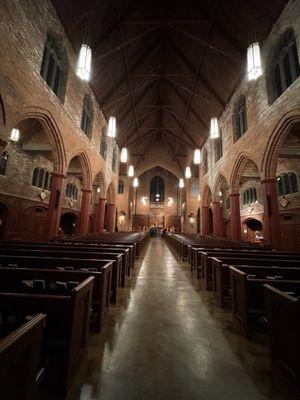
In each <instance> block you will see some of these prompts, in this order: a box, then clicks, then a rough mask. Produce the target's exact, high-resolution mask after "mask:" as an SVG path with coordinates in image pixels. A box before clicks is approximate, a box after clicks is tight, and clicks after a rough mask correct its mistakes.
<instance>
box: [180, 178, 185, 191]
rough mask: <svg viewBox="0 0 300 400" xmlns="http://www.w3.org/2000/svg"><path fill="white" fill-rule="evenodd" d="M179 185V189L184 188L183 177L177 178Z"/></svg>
mask: <svg viewBox="0 0 300 400" xmlns="http://www.w3.org/2000/svg"><path fill="white" fill-rule="evenodd" d="M179 187H180V189H182V188H184V180H183V178H180V179H179Z"/></svg>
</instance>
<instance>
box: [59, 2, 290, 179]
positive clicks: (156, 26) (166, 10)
mask: <svg viewBox="0 0 300 400" xmlns="http://www.w3.org/2000/svg"><path fill="white" fill-rule="evenodd" d="M52 3H53V4H54V6H55V8H56V10H57V13H58V16H59V18H60V20H61V22H62V24H63V26H64V27H65V30H66V33H67V36H68V37H69V39H70V41H71V43H72V45H73V48H74V50H75V51H76V53H78V52H79V49H80V45H81V43H82V42H83V40H84V37H86V36H87V35H88V37H90V38H92V49H93V63H92V78H91V85H92V88H93V90H94V93H95V95H96V97H97V99H98V101H99V103H100V106H101V108H102V109H103V111H104V114H105V116H106V118H108V117H109V115H115V116H116V117H117V122H118V138H117V140H118V143H119V145H120V146H123V145H125V144H126V145H127V146H128V148H129V152H130V154H131V159H132V162H133V163H134V164H135V166H136V167H138V166H139V165H140V164H142V163H143V162H145V160H146V159H147V157H148V158H149V157H150V158H151V157H153V152H154V149H155V148H158V149H159V150H160V152H159V157H160V158H161V157H164V154H165V159H166V160H169V161H168V162H173V163H175V164H176V168H177V170H178V171H179V172H180V173H181V172H182V171H183V169H184V167H185V165H186V163H187V162H188V161H189V162H190V158H191V154H192V149H194V148H195V147H196V145H197V146H201V145H202V144H203V142H204V141H205V140H206V138H207V135H208V131H209V121H210V118H211V117H212V116H219V115H220V114H221V112H222V110H223V109H224V107H225V105H226V103H227V102H228V100H229V99H230V97H231V96H232V93H233V91H234V90H235V88H236V86H237V85H238V83H239V81H240V79H241V78H242V76H243V74H245V69H246V49H247V47H248V45H249V44H250V43H251V42H253V41H254V40H258V41H260V42H261V41H263V40H264V39H265V38H266V36H267V35H268V33H269V31H270V30H271V28H272V26H273V24H274V22H275V21H276V20H277V18H278V16H279V15H280V13H281V11H282V10H283V8H284V6H285V5H286V3H287V0H185V1H183V0H180V1H179V0H172V1H171V0H159V1H158V0H151V1H150V0H85V1H82V0H52ZM162 148H163V149H164V152H165V153H162V152H161V149H162ZM154 156H155V152H154ZM160 161H161V160H160Z"/></svg>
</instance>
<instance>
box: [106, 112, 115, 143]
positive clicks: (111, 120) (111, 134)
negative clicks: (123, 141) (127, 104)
mask: <svg viewBox="0 0 300 400" xmlns="http://www.w3.org/2000/svg"><path fill="white" fill-rule="evenodd" d="M116 132H117V121H116V117H114V116H112V115H111V116H110V117H109V121H108V128H107V136H109V137H112V138H114V137H116Z"/></svg>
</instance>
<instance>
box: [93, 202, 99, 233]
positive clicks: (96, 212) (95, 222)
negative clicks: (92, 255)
mask: <svg viewBox="0 0 300 400" xmlns="http://www.w3.org/2000/svg"><path fill="white" fill-rule="evenodd" d="M97 227H98V204H95V212H94V219H93V233H97Z"/></svg>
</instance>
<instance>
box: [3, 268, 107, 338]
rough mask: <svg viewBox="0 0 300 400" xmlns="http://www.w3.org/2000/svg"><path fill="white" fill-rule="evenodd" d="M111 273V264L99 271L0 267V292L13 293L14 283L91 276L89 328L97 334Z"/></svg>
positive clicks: (103, 312)
mask: <svg viewBox="0 0 300 400" xmlns="http://www.w3.org/2000/svg"><path fill="white" fill-rule="evenodd" d="M111 271H112V262H109V263H107V265H106V266H103V267H102V269H101V271H81V270H77V271H76V270H75V271H70V270H61V269H59V270H58V269H44V268H41V269H39V268H12V267H0V292H1V291H4V290H5V288H12V291H14V289H15V284H16V282H22V281H27V280H44V281H46V282H52V283H55V282H83V281H84V280H86V279H87V278H88V277H90V276H92V277H94V285H93V295H92V307H91V310H92V315H91V328H92V329H93V330H95V331H96V332H99V331H100V330H101V327H102V325H103V322H104V319H105V316H106V314H107V312H108V309H109V305H110V286H111V275H112V272H111Z"/></svg>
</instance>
